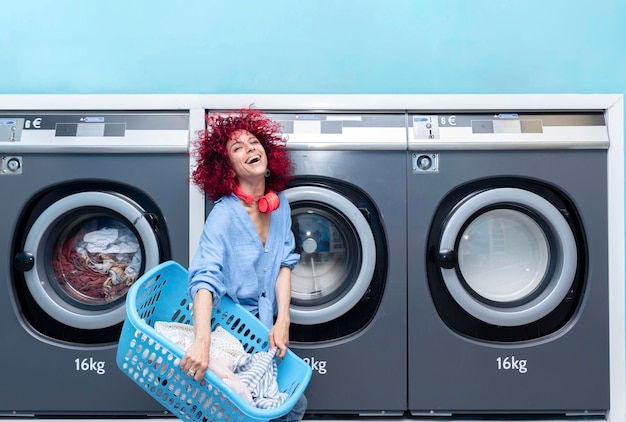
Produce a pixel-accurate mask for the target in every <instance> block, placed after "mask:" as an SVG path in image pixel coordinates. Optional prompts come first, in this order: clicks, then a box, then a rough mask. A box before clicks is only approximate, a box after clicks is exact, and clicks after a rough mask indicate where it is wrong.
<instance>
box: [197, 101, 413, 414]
mask: <svg viewBox="0 0 626 422" xmlns="http://www.w3.org/2000/svg"><path fill="white" fill-rule="evenodd" d="M267 113H268V116H269V117H270V118H271V119H273V120H276V121H278V122H279V123H280V124H281V126H282V131H283V134H284V135H285V136H286V138H287V148H288V149H289V151H290V154H291V157H292V160H293V163H294V166H295V173H294V177H293V180H292V182H291V184H290V186H289V187H288V188H287V189H285V191H284V194H285V196H286V197H287V198H288V200H289V203H290V206H291V210H292V229H293V232H294V235H295V239H296V252H298V253H299V254H301V258H300V262H299V263H298V264H297V265H296V267H295V268H294V270H293V272H292V300H291V331H290V348H291V349H292V350H293V351H294V352H295V353H296V354H297V355H298V356H300V357H301V358H302V359H304V360H305V361H306V362H307V363H308V364H309V365H310V366H311V368H312V370H313V375H312V379H311V381H310V383H309V386H308V388H307V390H306V392H305V395H306V397H307V400H308V408H307V413H308V414H309V415H316V414H324V415H328V414H344V415H346V414H352V415H358V414H361V415H398V414H402V413H403V412H404V411H405V409H406V382H407V376H406V374H407V358H406V353H407V344H406V252H405V250H406V207H405V205H404V204H405V195H406V170H405V168H404V163H405V161H406V115H405V114H404V113H397V114H393V113H389V114H376V113H373V112H370V113H362V114H359V113H354V112H353V113H340V112H336V111H333V112H325V113H310V112H301V113H300V112H293V111H291V112H289V111H288V112H281V113H278V112H272V111H267ZM210 207H211V204H209V211H210Z"/></svg>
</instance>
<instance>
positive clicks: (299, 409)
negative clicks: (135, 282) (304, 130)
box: [180, 109, 306, 421]
mask: <svg viewBox="0 0 626 422" xmlns="http://www.w3.org/2000/svg"><path fill="white" fill-rule="evenodd" d="M284 146H285V142H284V140H283V138H282V136H281V134H280V125H279V124H278V123H276V122H273V121H272V120H270V119H269V118H267V117H266V116H264V115H263V114H261V113H260V112H259V111H257V110H254V109H242V110H240V112H239V113H237V114H235V113H232V114H213V115H209V116H208V117H207V130H206V131H203V132H201V133H200V135H199V137H198V140H197V141H196V144H195V151H194V154H195V155H194V157H195V158H196V160H197V163H198V164H197V167H196V168H195V169H194V171H193V173H192V180H193V182H194V183H195V184H196V185H198V186H199V187H200V188H201V189H202V190H203V191H204V192H205V193H206V194H207V196H208V197H209V198H210V199H211V200H213V201H215V206H214V207H213V209H212V211H211V213H210V214H209V216H208V218H207V220H206V223H205V225H204V229H203V232H202V236H201V238H200V244H199V247H198V250H197V252H196V255H195V257H194V259H193V260H192V262H191V265H190V267H189V294H190V296H191V297H192V298H193V310H194V312H193V325H194V333H195V341H194V343H193V344H192V345H191V346H190V347H189V348H188V349H187V351H186V353H185V356H184V357H183V359H182V361H181V364H180V366H181V369H182V370H183V371H185V372H187V374H188V375H189V376H192V377H193V378H194V379H196V380H200V379H202V378H203V377H204V374H205V373H206V371H207V368H208V366H209V348H210V345H211V343H210V341H211V337H210V334H211V313H212V310H213V306H217V305H218V304H219V302H220V299H221V298H222V296H223V295H225V294H226V295H228V296H229V297H230V298H232V299H233V300H234V301H235V302H237V303H239V304H241V305H242V306H244V307H245V308H246V309H247V310H248V311H250V312H251V313H252V314H254V315H256V316H257V317H258V318H259V319H260V320H261V321H262V322H263V323H264V324H265V325H266V326H267V327H268V328H269V329H270V333H269V343H270V349H271V348H273V347H277V348H278V353H277V355H278V356H279V357H281V358H282V357H284V356H285V353H286V352H287V347H288V345H289V325H290V317H289V303H290V300H291V270H292V269H293V267H294V266H295V265H296V264H297V263H298V260H299V258H300V256H299V255H298V254H296V253H294V250H295V241H294V235H293V233H292V232H291V209H290V207H289V204H288V202H287V199H286V198H285V197H284V196H283V195H282V194H281V193H280V191H282V190H283V189H284V188H285V186H286V184H287V182H288V181H289V175H290V171H291V168H292V165H291V161H290V159H289V156H288V153H287V151H286V150H285V148H284ZM305 410H306V398H304V396H303V397H302V398H301V399H300V401H298V403H297V404H296V406H295V407H294V409H293V410H292V411H291V412H290V413H288V414H287V415H285V416H284V417H283V418H281V420H286V421H299V420H301V419H302V416H303V415H304V412H305Z"/></svg>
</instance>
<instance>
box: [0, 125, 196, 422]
mask: <svg viewBox="0 0 626 422" xmlns="http://www.w3.org/2000/svg"><path fill="white" fill-rule="evenodd" d="M55 114H56V113H55ZM73 114H74V115H76V113H73ZM84 114H87V113H84ZM102 114H106V113H102ZM102 114H96V115H97V116H100V115H102ZM43 117H44V122H45V120H46V118H47V116H43ZM153 117H154V118H155V119H159V116H153ZM52 118H54V119H56V118H57V117H52ZM108 118H109V117H108V115H107V116H105V119H108ZM179 120H180V121H181V122H182V123H181V124H178V123H177V124H176V125H175V126H177V127H175V128H173V129H177V130H184V122H186V121H188V116H185V115H183V113H181V116H180V119H179ZM181 125H182V126H181ZM131 126H132V124H131V123H128V125H127V133H128V132H130V130H131V129H132V127H131ZM157 126H158V125H157ZM143 129H145V130H147V131H148V133H150V131H149V129H150V128H149V127H145V128H143ZM163 129H164V130H167V128H163ZM26 132H27V130H24V131H23V133H22V139H23V141H24V142H26V140H27V139H28V135H27V134H26ZM156 132H158V130H155V131H154V132H152V133H156ZM146 136H147V137H148V139H147V140H144V141H145V142H144V145H143V146H141V147H140V148H139V149H136V150H133V151H131V152H123V148H119V150H117V151H115V152H103V151H100V152H98V151H91V152H87V153H83V152H80V151H78V150H77V149H72V148H65V150H64V148H61V147H59V148H58V151H55V150H54V148H47V150H46V151H39V152H31V151H30V150H29V149H28V148H24V149H23V150H20V149H19V146H15V145H10V148H12V149H11V150H10V152H9V153H7V152H6V151H2V150H3V148H5V149H9V147H8V146H6V145H4V146H3V144H2V143H0V155H3V156H5V157H6V156H10V157H14V158H16V159H17V160H19V164H20V168H19V170H18V171H17V172H15V174H8V173H7V174H3V175H0V193H1V195H2V198H3V200H2V210H1V211H0V215H1V217H2V218H1V221H2V222H1V223H0V239H1V241H0V260H1V261H0V271H1V272H0V332H2V333H3V335H4V338H5V340H6V344H5V346H4V347H2V348H1V350H0V360H1V361H2V362H3V364H2V368H3V369H2V373H3V379H4V380H5V381H4V382H5V388H4V390H3V393H2V397H1V398H0V414H3V415H10V416H15V415H17V416H24V415H34V416H57V417H58V416H63V415H65V416H69V417H72V416H76V415H99V416H112V415H117V416H123V415H130V416H146V415H163V414H164V409H163V408H162V407H161V406H160V404H158V403H157V402H156V401H155V400H153V399H152V398H151V397H150V396H149V395H148V394H147V393H145V392H144V391H142V390H141V389H140V388H138V387H137V385H136V384H134V383H133V382H132V381H131V380H130V379H128V378H127V377H126V376H125V375H124V374H123V373H122V372H121V371H120V370H119V369H118V368H117V366H116V363H115V356H116V352H117V340H116V339H117V338H119V331H120V330H121V323H116V324H113V325H111V326H107V327H102V328H94V329H90V328H84V327H83V328H80V327H79V328H77V327H72V326H68V324H67V323H62V322H60V321H58V320H55V318H54V316H51V315H47V314H46V311H45V310H42V308H41V307H40V306H39V305H38V304H37V303H36V302H35V300H34V299H33V295H32V294H31V293H30V292H29V288H28V286H26V282H25V279H24V275H25V274H26V273H28V272H33V271H39V273H38V274H40V275H41V277H42V278H41V283H42V285H50V284H53V283H55V281H54V280H53V278H54V275H53V270H52V268H51V262H50V259H51V258H52V257H53V254H54V251H55V246H54V245H55V242H56V240H57V238H59V237H60V236H62V235H63V233H64V231H66V230H68V229H69V228H70V227H71V226H72V224H73V221H74V220H76V219H81V218H82V217H83V216H84V215H91V216H92V217H93V218H94V220H97V219H100V218H102V219H105V218H112V219H116V220H118V221H123V222H124V224H126V225H127V226H128V227H131V228H132V227H133V224H135V223H136V222H135V221H124V217H123V215H120V214H118V213H116V212H114V211H111V210H108V209H107V208H106V206H104V207H103V206H101V205H98V206H93V207H89V206H87V207H84V210H83V209H82V208H77V209H75V210H66V211H65V212H63V213H62V214H63V215H61V216H60V218H59V219H55V220H54V221H52V220H51V221H49V222H47V223H49V225H48V226H45V227H44V229H45V230H44V231H45V232H44V231H42V239H41V241H40V243H39V244H38V245H37V248H36V249H35V250H30V251H25V250H24V241H25V237H26V236H27V233H28V232H29V231H30V229H31V228H32V224H33V222H34V221H35V220H37V218H38V217H39V216H40V215H41V214H42V213H43V212H45V210H46V209H48V208H49V207H50V206H52V205H53V204H54V203H55V202H57V201H59V200H62V199H63V198H64V197H67V196H69V195H72V194H76V193H80V192H107V193H111V194H112V195H113V196H118V195H123V197H124V198H125V199H123V200H122V201H121V202H124V203H130V202H127V199H129V200H130V201H131V202H134V205H133V206H136V207H138V209H141V210H142V211H140V213H142V217H141V218H142V219H143V218H144V217H145V218H146V219H148V220H150V225H151V227H153V229H154V239H156V240H157V241H158V253H157V254H156V255H158V256H156V255H155V256H154V257H152V259H153V262H154V260H156V261H163V260H167V259H174V260H176V261H178V262H181V263H184V264H186V263H187V262H188V249H189V246H188V244H189V241H188V236H189V228H188V226H189V223H188V220H189V211H188V205H187V204H188V203H189V194H188V185H187V177H188V172H189V158H188V156H187V154H186V152H185V151H184V146H183V150H182V151H176V152H166V151H161V152H156V153H155V152H154V151H152V150H151V149H150V148H149V146H150V135H146ZM155 137H158V136H157V135H155ZM54 139H55V138H54V137H53V136H51V137H50V140H51V141H54ZM104 139H105V140H106V139H107V138H104ZM117 139H119V138H117ZM99 146H101V147H102V146H103V144H102V143H99ZM104 146H105V149H106V145H104ZM38 148H39V147H36V148H35V149H38ZM141 148H143V149H145V150H146V152H141ZM43 149H46V148H45V147H44V148H43ZM111 149H115V147H109V151H110V150H111ZM151 151H152V152H151ZM141 240H142V239H141V238H139V241H140V243H141ZM140 246H141V248H144V247H145V246H144V245H140ZM144 252H145V250H144ZM18 255H19V256H22V258H23V257H24V256H31V257H32V259H33V260H34V267H33V268H32V269H26V268H24V266H25V263H24V262H23V261H24V259H22V262H20V259H18V258H16V257H17V256H18ZM144 262H148V260H147V257H146V256H144ZM144 270H145V268H144ZM117 306H118V307H123V306H124V305H123V300H122V303H120V304H118V305H117ZM78 308H79V311H78V312H84V315H85V317H86V318H87V317H93V316H94V315H95V317H94V319H95V322H94V324H95V325H94V326H95V327H98V325H99V323H98V321H97V319H98V316H97V315H99V314H102V315H103V317H104V316H106V314H107V306H106V305H98V306H93V307H89V306H88V305H86V306H83V307H82V308H81V307H80V306H79V307H78ZM76 323H77V325H80V324H81V322H80V315H79V316H78V317H77V318H76ZM104 325H108V324H104Z"/></svg>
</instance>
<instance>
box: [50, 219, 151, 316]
mask: <svg viewBox="0 0 626 422" xmlns="http://www.w3.org/2000/svg"><path fill="white" fill-rule="evenodd" d="M141 266H142V251H141V247H140V244H139V241H138V239H137V236H136V235H135V233H134V232H133V231H132V230H131V229H130V228H128V227H126V226H125V225H124V224H122V223H121V222H120V221H118V220H115V219H112V218H110V217H107V218H103V217H92V218H89V219H87V220H83V221H81V222H79V223H77V224H72V225H70V226H68V227H67V228H66V229H65V230H64V231H63V232H62V233H61V234H60V235H59V236H58V238H57V239H56V242H55V246H54V249H53V258H52V268H53V272H54V279H55V280H56V285H57V286H56V288H55V290H57V291H58V293H59V294H61V295H66V296H67V298H69V299H71V300H70V301H71V302H72V301H73V302H76V303H77V304H78V305H83V306H99V305H108V304H111V303H113V302H117V301H118V300H120V299H123V298H124V297H125V295H126V293H127V292H128V289H129V288H130V286H131V285H132V284H133V283H134V282H135V281H136V280H137V278H138V276H139V274H140V271H141Z"/></svg>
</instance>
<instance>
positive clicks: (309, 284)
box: [284, 186, 377, 326]
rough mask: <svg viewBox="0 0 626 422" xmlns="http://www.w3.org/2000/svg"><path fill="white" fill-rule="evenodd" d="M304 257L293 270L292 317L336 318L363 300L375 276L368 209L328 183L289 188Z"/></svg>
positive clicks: (308, 320)
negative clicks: (332, 188)
mask: <svg viewBox="0 0 626 422" xmlns="http://www.w3.org/2000/svg"><path fill="white" fill-rule="evenodd" d="M284 194H285V196H286V197H287V199H288V200H289V203H290V205H291V210H292V214H291V215H292V228H293V231H294V235H295V238H296V251H297V252H298V253H300V255H301V256H300V262H299V263H298V264H297V265H296V267H295V268H294V270H293V271H292V276H291V283H292V300H291V303H292V304H291V321H292V323H294V324H301V325H309V326H312V325H317V324H323V323H327V322H330V321H336V320H338V319H339V318H340V317H342V316H345V315H346V314H347V313H348V312H350V311H351V310H353V308H354V307H355V305H356V304H357V303H358V302H359V301H361V299H362V298H363V296H364V295H365V293H366V291H368V288H369V287H370V284H371V282H372V279H373V278H374V272H375V266H376V255H377V254H376V242H375V240H374V235H373V233H372V229H371V227H370V225H369V224H368V221H367V219H366V218H365V217H364V215H363V212H362V210H360V209H359V208H357V206H356V205H355V204H354V203H353V202H352V201H351V200H349V199H348V198H347V197H346V196H344V195H342V194H340V193H337V192H336V191H334V190H331V189H328V188H325V187H322V186H296V187H293V188H289V189H287V190H285V191H284Z"/></svg>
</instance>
